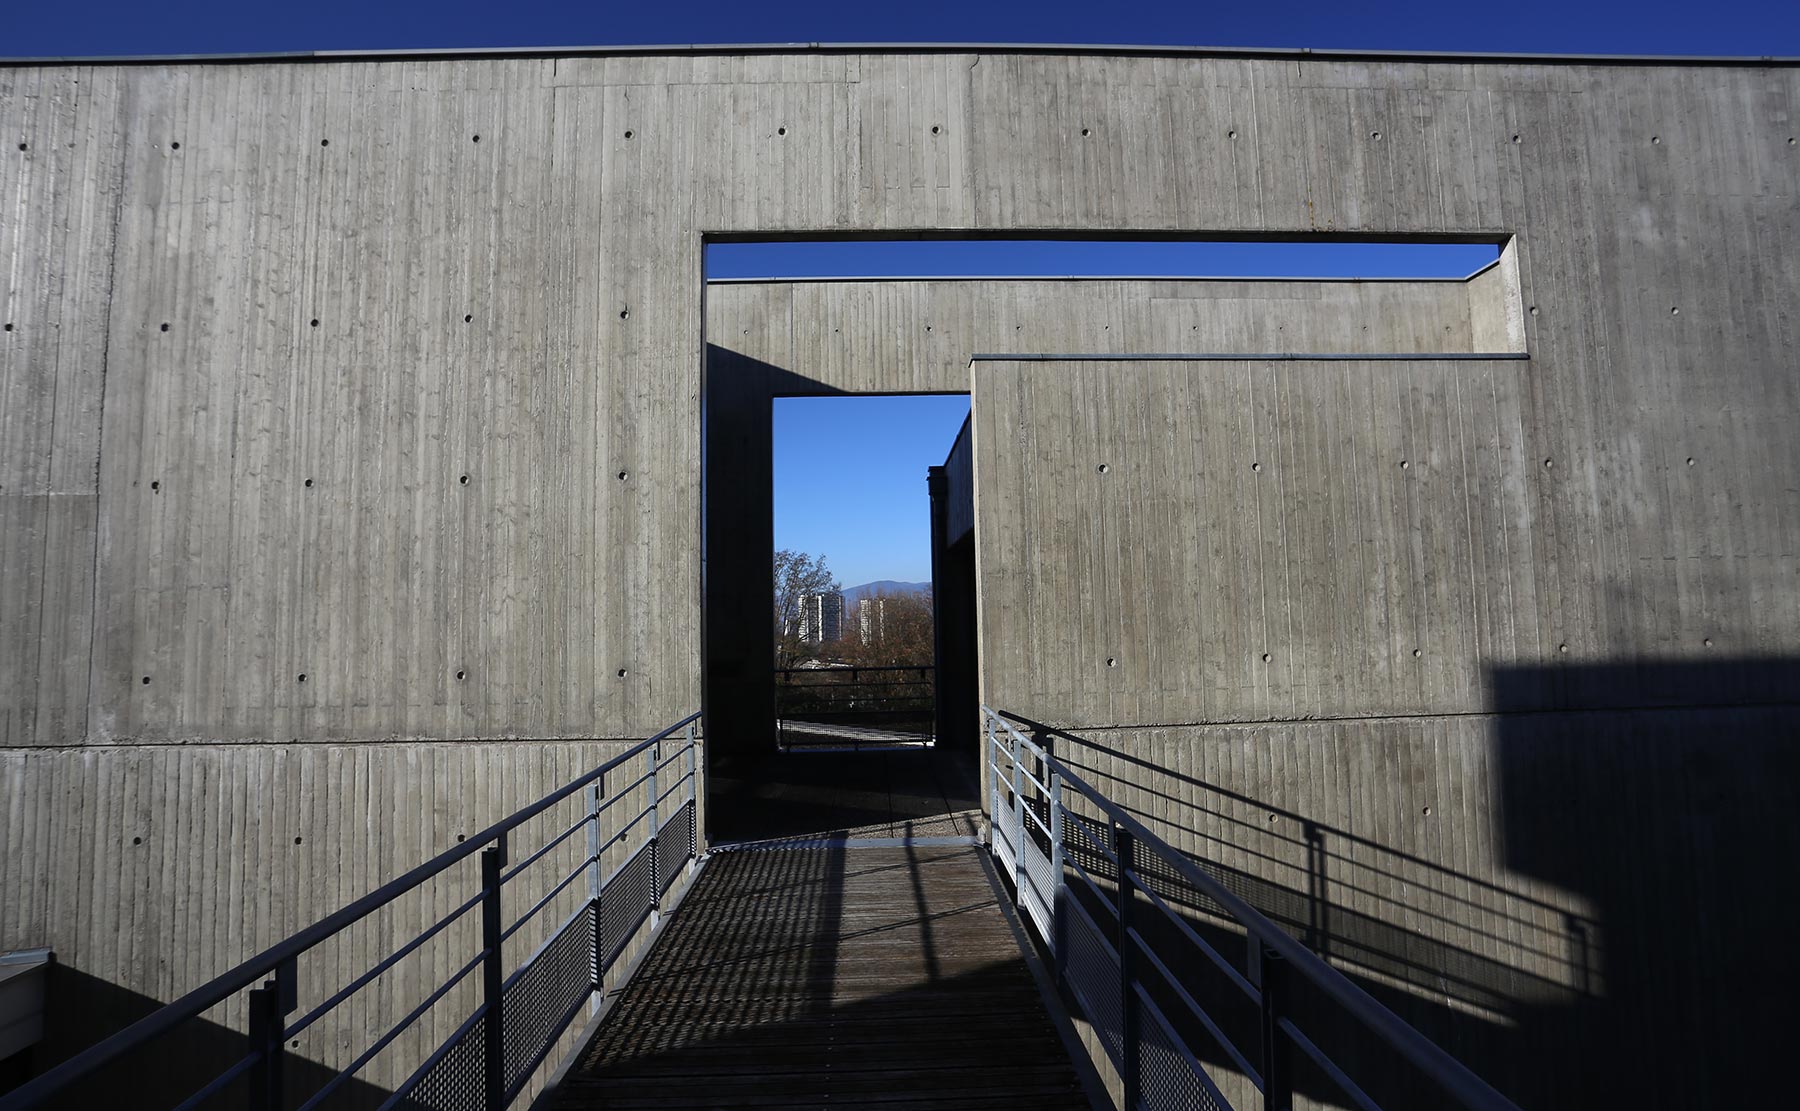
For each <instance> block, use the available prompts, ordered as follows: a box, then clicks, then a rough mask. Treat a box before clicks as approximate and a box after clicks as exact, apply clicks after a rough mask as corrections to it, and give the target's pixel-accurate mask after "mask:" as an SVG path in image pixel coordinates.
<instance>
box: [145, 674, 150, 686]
mask: <svg viewBox="0 0 1800 1111" xmlns="http://www.w3.org/2000/svg"><path fill="white" fill-rule="evenodd" d="M143 683H144V685H145V686H146V687H147V686H149V685H150V676H148V675H146V676H144V679H143Z"/></svg>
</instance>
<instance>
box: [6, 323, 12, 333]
mask: <svg viewBox="0 0 1800 1111" xmlns="http://www.w3.org/2000/svg"><path fill="white" fill-rule="evenodd" d="M6 330H7V331H9V332H10V331H12V323H11V322H10V321H9V322H8V323H7V325H6Z"/></svg>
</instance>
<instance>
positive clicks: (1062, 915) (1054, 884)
mask: <svg viewBox="0 0 1800 1111" xmlns="http://www.w3.org/2000/svg"><path fill="white" fill-rule="evenodd" d="M1047 766H1048V768H1049V771H1050V960H1051V966H1052V968H1053V969H1054V971H1055V980H1056V982H1057V983H1058V984H1060V983H1062V982H1063V973H1064V971H1065V970H1066V969H1067V968H1068V965H1069V947H1068V945H1067V944H1066V943H1065V940H1064V938H1065V936H1066V935H1067V933H1068V911H1067V909H1066V908H1065V907H1064V906H1063V904H1064V902H1065V901H1066V900H1067V896H1066V895H1065V894H1064V890H1065V885H1064V883H1063V802H1062V795H1063V783H1062V773H1061V772H1059V771H1057V770H1056V765H1054V764H1047Z"/></svg>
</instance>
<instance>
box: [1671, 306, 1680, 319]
mask: <svg viewBox="0 0 1800 1111" xmlns="http://www.w3.org/2000/svg"><path fill="white" fill-rule="evenodd" d="M1669 315H1670V316H1680V315H1681V306H1679V305H1675V306H1672V307H1671V308H1670V309H1669Z"/></svg>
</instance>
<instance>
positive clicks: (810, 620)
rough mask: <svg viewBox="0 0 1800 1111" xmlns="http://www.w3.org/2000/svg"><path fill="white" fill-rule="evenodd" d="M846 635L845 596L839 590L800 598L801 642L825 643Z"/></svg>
mask: <svg viewBox="0 0 1800 1111" xmlns="http://www.w3.org/2000/svg"><path fill="white" fill-rule="evenodd" d="M843 635H844V596H843V595H842V594H840V593H838V592H837V591H835V590H834V591H831V592H829V593H825V594H807V595H804V596H802V597H801V599H800V643H802V644H823V643H825V642H826V641H832V640H838V639H840V638H841V637H842V636H843Z"/></svg>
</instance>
